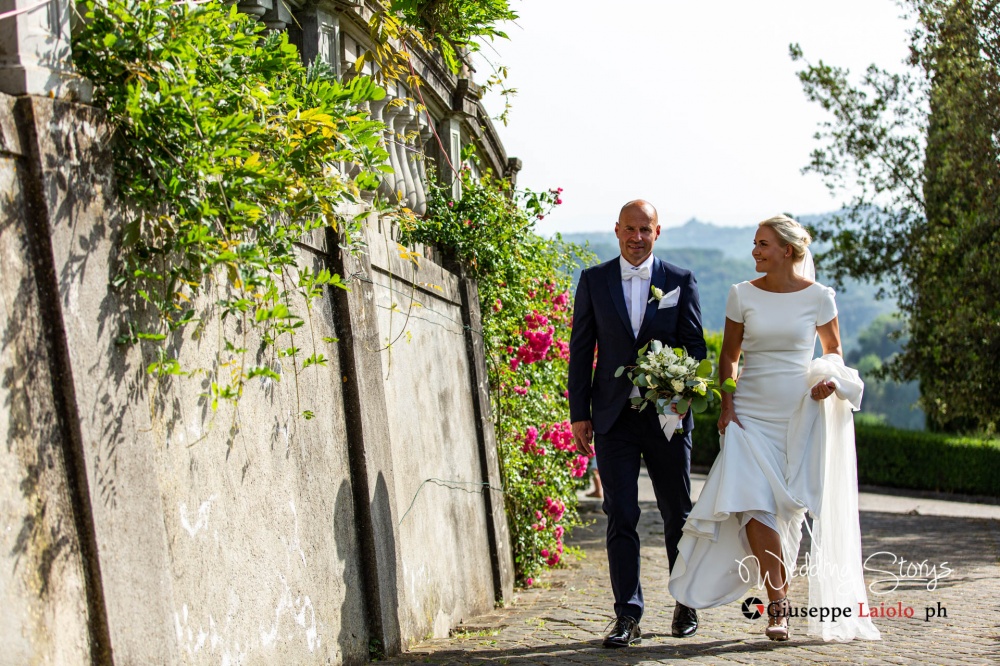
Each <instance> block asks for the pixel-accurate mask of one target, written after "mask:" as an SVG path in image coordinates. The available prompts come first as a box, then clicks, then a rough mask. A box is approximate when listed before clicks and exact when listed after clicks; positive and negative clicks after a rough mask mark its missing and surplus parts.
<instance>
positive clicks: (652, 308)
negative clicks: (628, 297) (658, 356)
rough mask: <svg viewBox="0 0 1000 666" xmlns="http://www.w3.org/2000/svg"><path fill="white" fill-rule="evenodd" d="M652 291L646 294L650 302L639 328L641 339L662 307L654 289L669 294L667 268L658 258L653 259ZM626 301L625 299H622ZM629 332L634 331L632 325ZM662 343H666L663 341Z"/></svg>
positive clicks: (647, 304)
mask: <svg viewBox="0 0 1000 666" xmlns="http://www.w3.org/2000/svg"><path fill="white" fill-rule="evenodd" d="M649 284H650V287H651V288H650V290H649V293H647V294H646V299H647V300H648V301H649V302H648V303H646V313H645V314H644V315H643V316H642V325H641V326H639V339H641V338H642V336H643V334H644V333H645V332H646V329H647V328H649V327H650V326H652V325H653V318H654V317H656V311H657V309H658V308H659V307H660V302H659V301H657V300H656V299H655V298H653V297H652V291H653V290H652V287H656V288H657V289H659V290H660V291H662V292H663V293H666V292H667V267H666V265H665V264H664V263H663V262H662V261H660V260H659V259H658V258H656V257H653V272H652V274H651V275H650V283H649ZM622 300H623V301H624V297H623V298H622ZM629 330H632V328H631V325H630V326H629ZM661 342H665V341H662V340H661Z"/></svg>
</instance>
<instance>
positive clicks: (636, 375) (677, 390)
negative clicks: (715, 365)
mask: <svg viewBox="0 0 1000 666" xmlns="http://www.w3.org/2000/svg"><path fill="white" fill-rule="evenodd" d="M626 370H627V371H628V378H629V379H630V380H631V381H632V383H633V384H635V385H636V386H638V387H639V390H640V395H639V396H637V397H635V398H632V404H633V405H636V406H637V407H638V408H639V410H640V411H641V410H643V409H645V408H646V405H649V404H652V405H653V406H655V407H656V413H657V414H660V415H663V416H671V415H673V412H672V411H671V409H670V404H671V403H676V404H677V413H678V414H686V413H687V411H688V409H692V410H694V412H695V413H701V412H703V411H705V410H706V409H708V407H710V406H711V405H712V404H713V403H715V402H716V401H719V400H721V399H722V394H720V393H719V390H720V389H721V390H723V391H725V392H726V393H732V392H733V391H735V390H736V382H734V381H733V379H732V378H729V379H727V380H726V381H724V382H723V383H722V385H721V386H718V388H716V383H715V380H713V379H712V374H713V369H712V362H711V361H709V360H708V359H705V360H703V361H698V360H697V359H695V358H691V357H690V356H689V355H688V353H687V351H685V350H684V349H682V348H680V347H678V348H676V349H672V348H670V347H666V346H664V345H663V343H662V342H660V341H659V340H652V341H650V343H649V344H648V345H644V346H643V348H642V349H640V350H639V357H638V358H637V359H636V360H635V365H634V366H624V365H623V366H622V367H620V368H618V370H617V371H616V372H615V377H621V376H622V373H623V372H625V371H626Z"/></svg>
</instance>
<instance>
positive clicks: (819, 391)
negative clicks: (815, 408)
mask: <svg viewBox="0 0 1000 666" xmlns="http://www.w3.org/2000/svg"><path fill="white" fill-rule="evenodd" d="M836 390H837V385H836V384H834V383H833V382H820V383H819V384H816V386H813V387H812V391H810V393H809V395H810V397H811V398H812V399H813V400H817V401H818V400H826V399H827V398H829V397H830V396H831V395H833V392H834V391H836Z"/></svg>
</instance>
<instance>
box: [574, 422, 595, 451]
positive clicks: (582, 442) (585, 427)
mask: <svg viewBox="0 0 1000 666" xmlns="http://www.w3.org/2000/svg"><path fill="white" fill-rule="evenodd" d="M571 425H572V427H573V441H574V442H576V450H577V452H578V453H581V454H583V455H585V456H592V455H594V445H593V444H592V443H591V442H592V441H593V439H594V426H593V425H592V424H591V423H590V421H573V423H572V424H571Z"/></svg>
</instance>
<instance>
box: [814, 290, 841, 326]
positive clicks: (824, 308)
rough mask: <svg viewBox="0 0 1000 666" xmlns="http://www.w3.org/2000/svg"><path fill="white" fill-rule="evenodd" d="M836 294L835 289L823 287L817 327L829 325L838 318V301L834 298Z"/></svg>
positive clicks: (817, 315)
mask: <svg viewBox="0 0 1000 666" xmlns="http://www.w3.org/2000/svg"><path fill="white" fill-rule="evenodd" d="M834 293H836V292H834V291H833V289H830V288H829V287H823V293H822V295H821V296H820V301H819V312H818V313H817V314H816V325H817V326H823V325H824V324H829V323H830V322H831V321H833V318H834V317H836V316H837V301H835V300H834V298H833V295H834Z"/></svg>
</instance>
